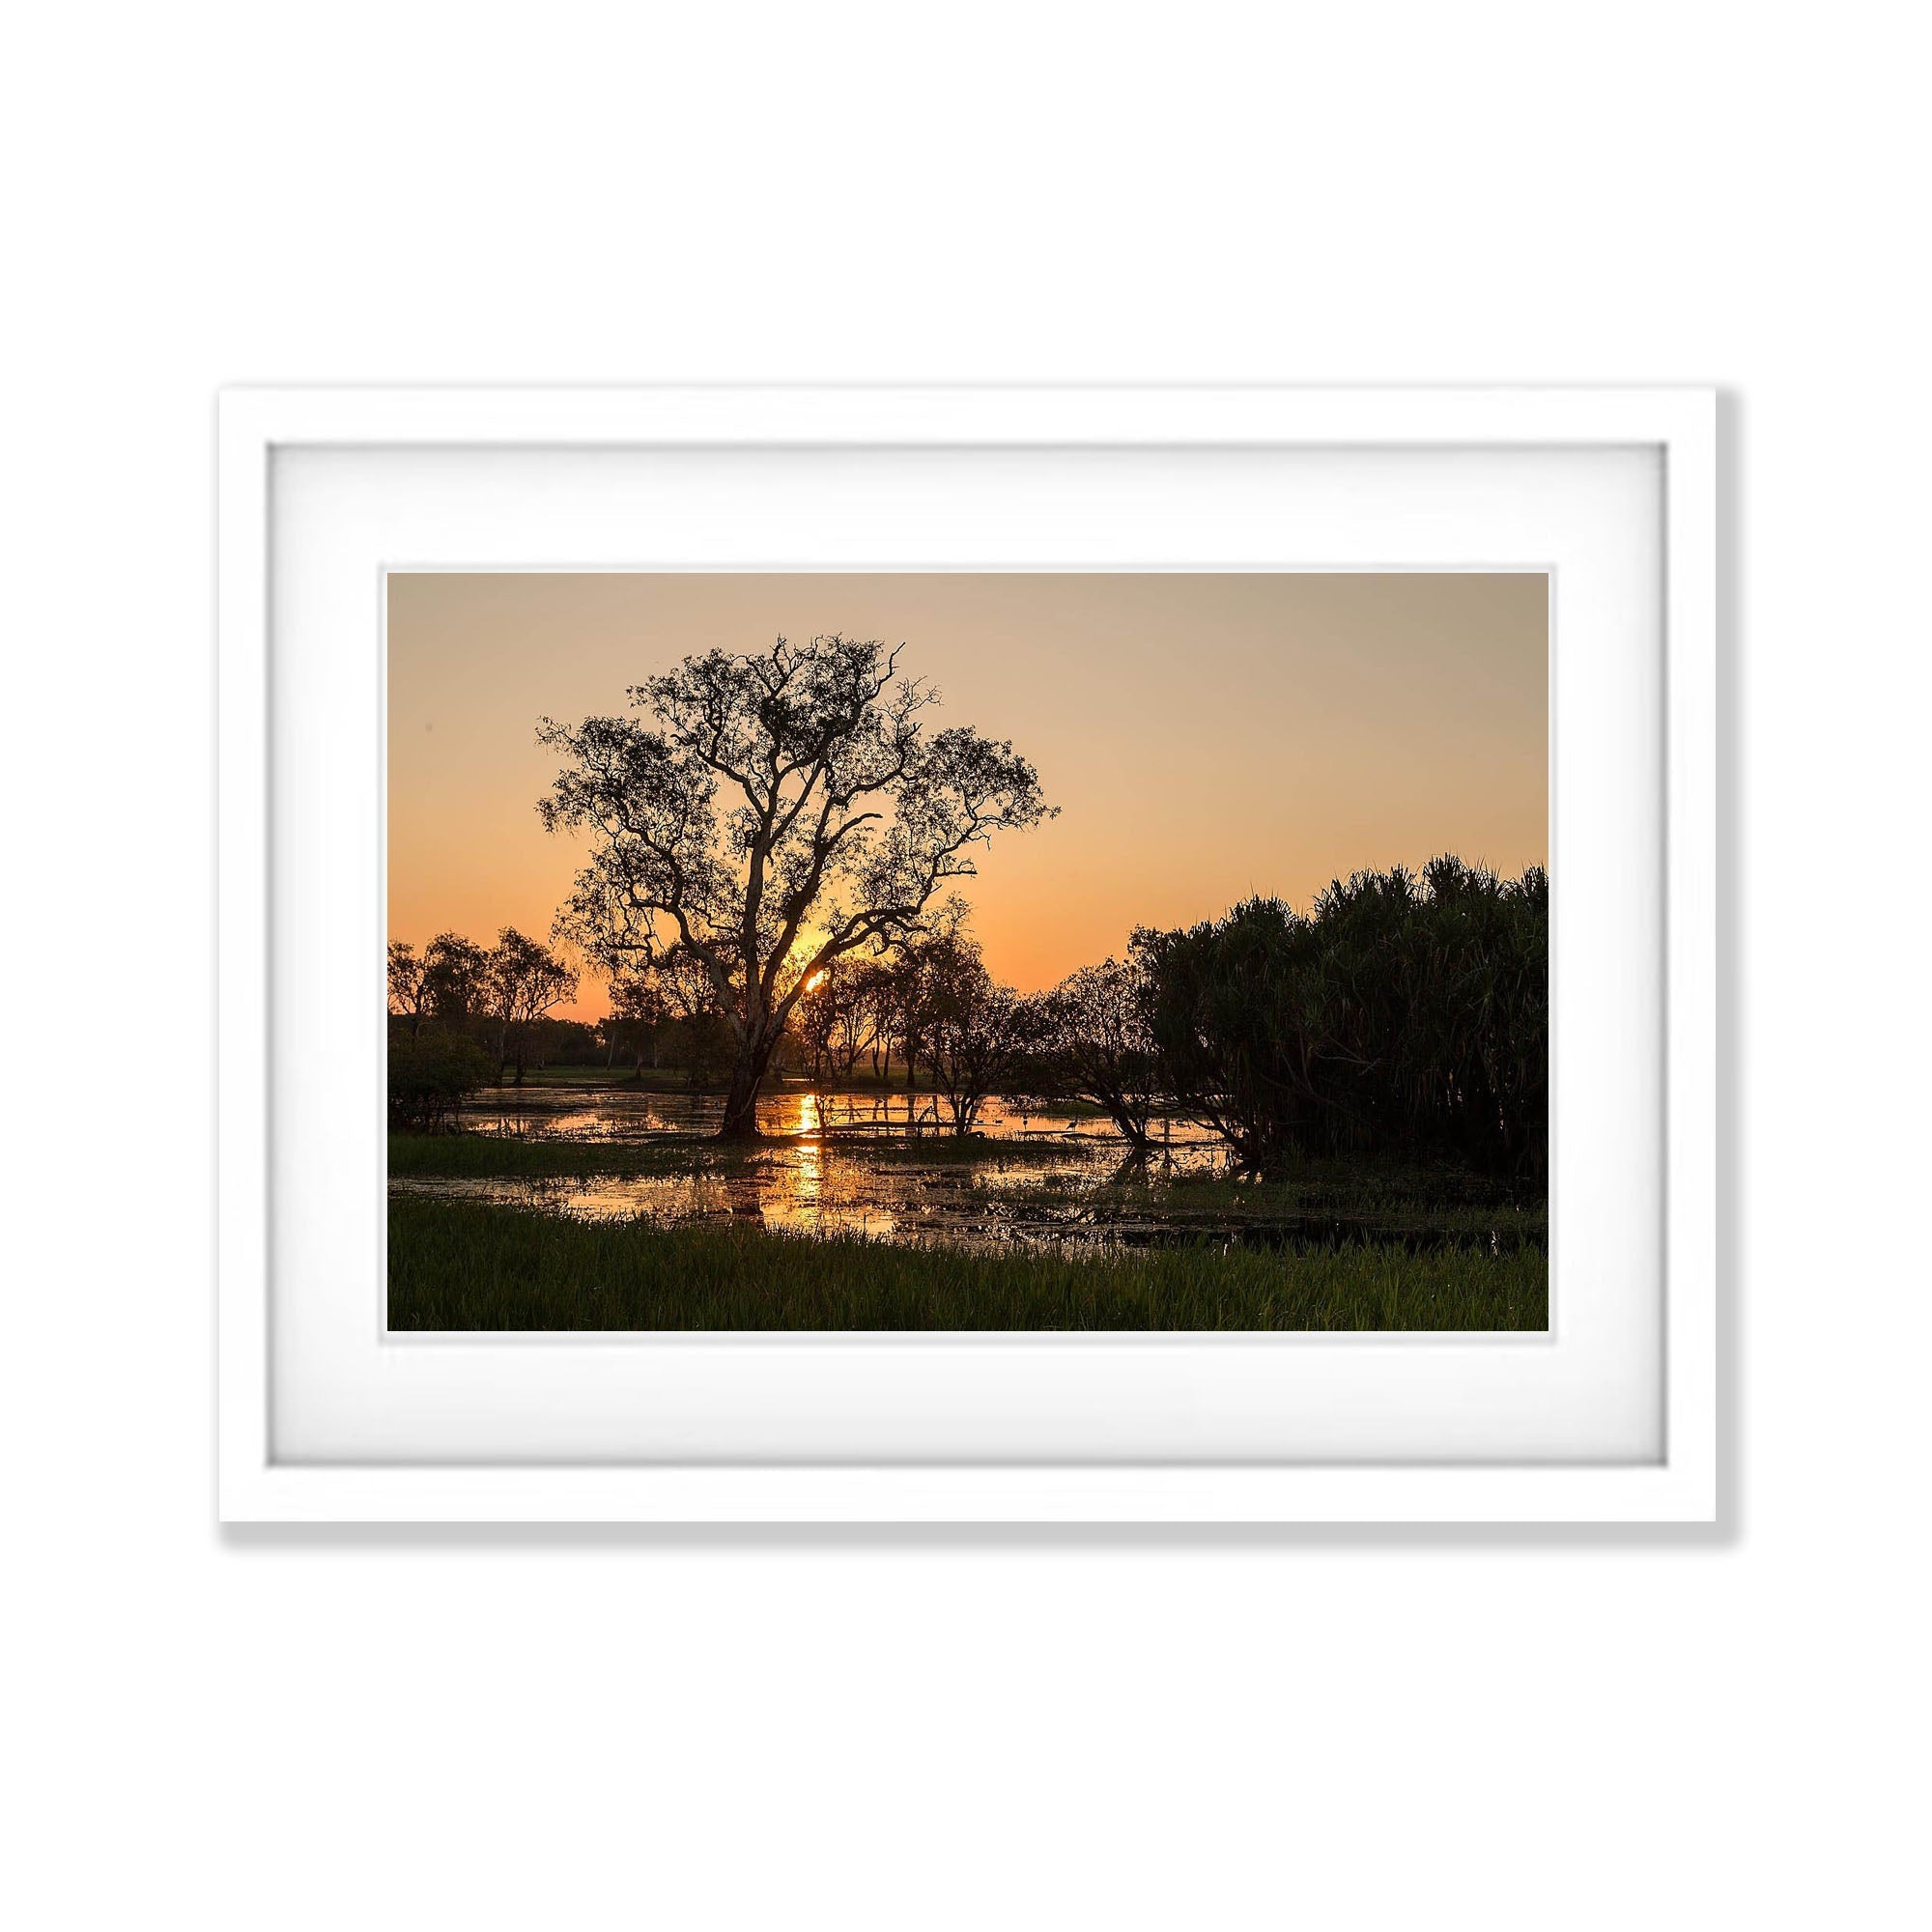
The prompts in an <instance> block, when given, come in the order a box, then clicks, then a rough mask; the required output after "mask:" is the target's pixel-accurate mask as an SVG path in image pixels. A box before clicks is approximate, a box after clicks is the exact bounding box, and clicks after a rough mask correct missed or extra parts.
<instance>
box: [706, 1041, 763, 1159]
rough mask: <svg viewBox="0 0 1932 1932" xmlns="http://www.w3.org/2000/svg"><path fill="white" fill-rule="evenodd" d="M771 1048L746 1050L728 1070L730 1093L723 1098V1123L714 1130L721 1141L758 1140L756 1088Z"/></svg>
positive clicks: (761, 1078)
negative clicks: (730, 1069)
mask: <svg viewBox="0 0 1932 1932" xmlns="http://www.w3.org/2000/svg"><path fill="white" fill-rule="evenodd" d="M771 1052H772V1050H771V1048H770V1047H769V1046H764V1047H760V1048H757V1049H755V1050H753V1049H747V1050H746V1051H745V1052H744V1053H741V1054H740V1055H739V1056H738V1064H737V1065H736V1066H735V1067H733V1068H732V1071H731V1091H730V1092H729V1093H728V1094H725V1122H724V1124H723V1125H722V1126H721V1127H720V1128H719V1129H718V1138H719V1139H720V1140H721V1141H750V1140H756V1139H757V1137H758V1085H759V1082H760V1081H762V1080H763V1079H764V1077H765V1065H766V1063H767V1062H768V1061H769V1060H770V1059H771Z"/></svg>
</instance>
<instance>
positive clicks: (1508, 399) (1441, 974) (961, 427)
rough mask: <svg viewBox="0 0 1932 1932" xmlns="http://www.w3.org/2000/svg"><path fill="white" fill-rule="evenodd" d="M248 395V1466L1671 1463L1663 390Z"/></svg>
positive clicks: (1398, 1499)
mask: <svg viewBox="0 0 1932 1932" xmlns="http://www.w3.org/2000/svg"><path fill="white" fill-rule="evenodd" d="M220 437H221V476H220V622H221V639H220V679H221V721H220V726H221V728H220V741H221V812H220V837H221V860H220V863H221V894H222V902H221V934H220V944H221V969H222V982H221V988H220V1012H221V1044H222V1072H221V1187H222V1198H221V1270H222V1271H221V1281H220V1398H221V1413H220V1441H219V1472H220V1509H221V1513H222V1516H223V1517H224V1519H226V1520H424V1521H430V1520H637V1521H651V1520H730V1521H859V1520H872V1521H975V1520H977V1521H993V1522H997V1521H1028V1520H1032V1521H1055V1520H1061V1521H1081V1520H1090V1521H1241V1520H1255V1521H1349V1520H1359V1521H1383V1522H1391V1521H1393V1522H1401V1521H1415V1522H1442V1521H1505V1520H1514V1521H1547V1522H1563V1521H1653V1522H1665V1521H1676V1522H1694V1521H1703V1520H1713V1519H1714V1517H1715V1514H1716V1511H1717V1507H1718V1455H1717V1435H1718V1432H1717V1363H1718V1356H1717V1305H1716V1253H1715V1225H1716V1204H1715V1185H1716V1182H1715V1176H1716V1149H1715V1052H1716V1025H1715V1011H1714V987H1715V965H1716V961H1715V949H1716V941H1715V924H1714V921H1715V912H1714V907H1715V879H1714V864H1715V850H1716V839H1715V759H1716V691H1715V656H1716V653H1715V631H1716V624H1715V614H1716V613H1715V531H1716V515H1715V487H1716V485H1715V473H1716V464H1715V402H1714V398H1713V396H1712V394H1711V392H1710V391H1708V390H1700V389H1668V390H1656V389H1645V390H1634V389H1633V390H1618V389H1605V390H1536V389H1484V390H1429V389H1406V390H1315V389H1309V390H1294V389H1232V388H1219V389H1184V388H1167V389H1163V388H1146V389H1098V388H1066V389H1057V388H1037V389H979V388H955V389H943V388H934V389H892V388H865V389H837V388H800V389H765V390H758V389H706V388H689V389H621V390H590V389H563V390H516V389H498V390H402V389H398V390H327V389H316V390H300V389H276V390H235V391H230V392H228V393H226V394H225V395H224V396H223V397H222V399H221V406H220Z"/></svg>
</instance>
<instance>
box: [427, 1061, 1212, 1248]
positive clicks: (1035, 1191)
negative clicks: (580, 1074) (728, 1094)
mask: <svg viewBox="0 0 1932 1932" xmlns="http://www.w3.org/2000/svg"><path fill="white" fill-rule="evenodd" d="M723 1115H724V1101H723V1099H722V1098H721V1097H719V1096H716V1095H707V1094H649V1093H641V1092H639V1093H628V1094H627V1093H625V1092H623V1091H622V1090H614V1091H613V1090H597V1091H593V1092H590V1093H583V1092H573V1091H570V1090H560V1089H555V1088H550V1089H533V1088H525V1089H523V1090H521V1091H519V1090H517V1089H515V1088H501V1089H496V1090H491V1091H489V1092H486V1093H484V1094H479V1095H478V1096H477V1098H476V1100H475V1102H474V1103H473V1104H472V1105H471V1106H470V1107H469V1108H468V1109H467V1110H466V1112H465V1115H464V1126H465V1129H466V1130H467V1131H469V1132H472V1133H477V1134H484V1135H497V1136H501V1137H505V1138H514V1139H518V1140H523V1141H528V1142H541V1143H556V1142H563V1143H572V1142H575V1143H582V1144H585V1145H586V1146H601V1147H605V1148H607V1149H608V1147H609V1146H610V1144H611V1143H622V1142H626V1141H636V1142H639V1143H645V1144H648V1143H650V1142H653V1141H668V1140H669V1139H670V1138H671V1137H678V1138H688V1137H690V1136H692V1135H696V1134H708V1133H712V1132H715V1131H716V1130H717V1127H718V1124H719V1122H720V1121H721V1120H722V1118H723ZM758 1125H759V1128H760V1130H761V1131H762V1132H763V1133H765V1134H767V1135H771V1136H775V1137H779V1136H782V1137H784V1138H783V1141H782V1143H781V1144H776V1145H767V1146H764V1147H760V1148H758V1149H757V1150H756V1151H754V1152H753V1153H751V1154H749V1155H746V1156H741V1157H736V1158H733V1159H731V1160H729V1161H726V1162H714V1161H713V1160H711V1159H710V1157H709V1155H708V1152H707V1151H705V1150H703V1149H701V1148H696V1147H694V1149H693V1163H692V1170H691V1171H688V1172H679V1171H673V1172H670V1173H655V1174H644V1175H611V1174H582V1175H560V1176H551V1177H545V1178H542V1179H532V1178H527V1177H522V1176H498V1177H493V1178H490V1179H443V1178H437V1179H427V1178H425V1179H397V1180H394V1181H392V1182H391V1183H390V1184H391V1185H392V1186H393V1187H394V1188H396V1189H397V1190H398V1191H402V1192H424V1193H438V1194H453V1195H461V1196H465V1197H468V1198H469V1199H472V1200H486V1201H501V1202H508V1203H513V1204H518V1205H527V1206H541V1207H545V1208H552V1209H554V1210H556V1211H561V1212H564V1213H568V1214H574V1215H581V1216H583V1217H585V1218H589V1219H597V1220H606V1219H624V1220H628V1219H631V1218H633V1217H635V1216H639V1215H643V1216H646V1217H648V1218H649V1219H651V1220H653V1221H656V1222H659V1223H661V1224H664V1225H667V1226H670V1225H679V1224H688V1223H692V1222H713V1223H721V1224H736V1225H739V1226H746V1227H761V1228H766V1229H771V1230H775V1231H781V1232H788V1233H794V1234H858V1235H865V1236H870V1237H873V1238H876V1239H887V1240H898V1241H912V1242H920V1243H925V1242H933V1241H940V1242H946V1243H950V1244H964V1245H967V1246H976V1247H977V1246H1004V1245H1008V1244H1010V1243H1012V1242H1015V1241H1018V1242H1021V1243H1026V1244H1036V1243H1048V1242H1059V1241H1064V1240H1069V1239H1074V1240H1081V1241H1091V1240H1094V1239H1096V1238H1099V1239H1107V1240H1120V1241H1141V1240H1151V1239H1156V1238H1160V1237H1161V1236H1163V1235H1164V1234H1166V1233H1169V1232H1171V1231H1170V1230H1169V1229H1168V1228H1167V1226H1166V1224H1165V1223H1164V1222H1162V1221H1156V1220H1154V1219H1151V1218H1150V1217H1149V1215H1148V1214H1147V1212H1146V1211H1145V1209H1142V1210H1141V1211H1139V1212H1134V1213H1129V1212H1123V1211H1122V1209H1121V1208H1120V1207H1119V1206H1118V1204H1114V1205H1109V1206H1104V1207H1103V1206H1102V1205H1101V1204H1099V1203H1098V1202H1097V1201H1095V1200H1094V1199H1092V1198H1090V1197H1092V1196H1094V1195H1095V1194H1096V1193H1097V1192H1098V1190H1100V1189H1102V1188H1104V1186H1105V1185H1106V1183H1107V1182H1108V1181H1109V1180H1110V1179H1112V1178H1113V1177H1114V1176H1116V1175H1117V1174H1118V1173H1119V1172H1120V1170H1121V1165H1122V1159H1123V1157H1124V1154H1125V1151H1126V1150H1125V1144H1124V1143H1123V1142H1122V1139H1121V1137H1120V1135H1119V1134H1118V1133H1117V1132H1116V1131H1115V1130H1114V1128H1113V1126H1112V1125H1111V1123H1110V1122H1107V1121H1106V1120H1105V1119H1103V1118H1099V1117H1096V1116H1094V1115H1092V1114H1076V1113H1071V1112H1067V1111H1064V1110H1051V1109H1049V1110H1046V1111H1039V1110H1026V1111H1023V1110H1021V1109H1019V1108H1017V1107H1014V1106H1011V1105H1009V1104H1008V1103H1006V1102H1003V1101H999V1100H988V1101H987V1102H986V1104H985V1106H984V1108H983V1110H982V1111H981V1114H980V1120H979V1122H978V1131H979V1134H980V1136H981V1137H982V1138H981V1140H980V1143H979V1144H978V1145H979V1149H980V1151H977V1152H976V1153H974V1154H973V1155H972V1156H970V1157H967V1158H960V1157H959V1154H958V1151H957V1149H956V1145H955V1144H953V1143H952V1137H951V1135H950V1133H948V1131H947V1128H946V1122H945V1120H944V1118H943V1116H942V1115H940V1114H938V1113H937V1112H936V1111H935V1108H934V1104H933V1100H932V1096H931V1095H930V1094H913V1095H907V1094H890V1095H888V1094H875V1093H863V1094H813V1093H810V1092H808V1091H804V1090H788V1091H783V1092H780V1093H776V1094H770V1095H768V1096H767V1097H766V1098H765V1099H763V1100H762V1101H761V1102H760V1103H759V1109H758ZM874 1135H876V1136H877V1137H878V1138H879V1141H880V1142H881V1143H882V1144H883V1143H885V1142H888V1141H889V1142H890V1143H891V1144H892V1146H893V1150H894V1151H893V1153H892V1156H891V1157H890V1158H887V1157H885V1156H884V1154H883V1153H874V1152H873V1151H871V1150H870V1149H869V1148H868V1146H867V1140H868V1138H869V1137H871V1136H874ZM910 1137H917V1138H916V1139H915V1142H914V1145H913V1146H911V1147H909V1148H908V1147H907V1146H906V1145H905V1143H906V1142H907V1141H908V1139H909V1138H910ZM926 1141H929V1142H930V1144H931V1147H932V1149H933V1155H932V1157H930V1158H924V1159H923V1158H921V1156H920V1145H921V1144H923V1142H926ZM941 1150H947V1151H950V1153H951V1157H950V1158H944V1159H942V1158H939V1157H938V1156H939V1153H940V1151H941ZM1220 1161H1221V1155H1220V1150H1219V1147H1218V1144H1217V1143H1216V1142H1214V1140H1213V1139H1212V1137H1211V1136H1210V1135H1209V1134H1208V1131H1207V1130H1206V1129H1204V1128H1201V1127H1198V1126H1194V1125H1191V1124H1188V1123H1184V1122H1176V1123H1174V1124H1173V1125H1172V1126H1171V1127H1170V1128H1169V1129H1168V1130H1167V1133H1166V1136H1165V1138H1164V1141H1163V1143H1162V1145H1161V1146H1160V1148H1159V1151H1157V1153H1156V1155H1155V1158H1154V1160H1153V1163H1152V1165H1151V1169H1150V1170H1149V1178H1150V1179H1155V1180H1158V1179H1162V1178H1163V1177H1174V1176H1179V1175H1181V1174H1185V1173H1199V1172H1208V1171H1212V1170H1214V1169H1216V1168H1217V1167H1218V1166H1219V1165H1220ZM721 1169H722V1170H723V1171H720V1170H721Z"/></svg>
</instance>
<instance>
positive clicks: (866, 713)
mask: <svg viewBox="0 0 1932 1932" xmlns="http://www.w3.org/2000/svg"><path fill="white" fill-rule="evenodd" d="M900 648H903V646H901V647H900ZM898 655H899V651H898V650H897V649H895V650H892V651H888V650H887V649H886V647H885V645H884V644H883V643H882V642H879V641H877V640H871V641H861V640H859V639H851V638H843V637H838V636H832V637H821V638H814V639H812V640H811V642H810V643H809V644H806V645H802V646H801V645H796V644H792V643H789V642H787V641H786V640H785V639H782V638H781V639H779V640H778V642H777V644H776V645H775V646H774V647H773V648H772V649H771V650H770V651H768V652H764V653H761V654H759V655H756V656H738V655H730V654H727V653H725V652H724V651H721V650H712V651H709V652H707V653H705V654H704V655H703V656H701V657H689V658H686V659H685V660H684V662H683V663H682V664H681V665H680V666H679V667H678V668H676V669H675V670H673V671H671V672H669V673H668V674H667V675H665V676H663V677H655V678H652V679H651V680H650V681H649V682H648V683H647V684H643V685H639V686H634V687H633V688H632V690H631V692H630V694H629V695H630V698H631V702H632V705H633V706H634V708H636V709H638V710H641V711H647V712H649V713H650V714H651V715H652V718H653V720H654V721H655V722H654V723H646V722H644V721H643V720H641V719H638V718H587V719H585V720H584V722H583V723H582V725H559V724H556V723H554V722H553V721H551V720H549V719H546V720H544V722H543V724H542V726H541V727H540V730H539V734H538V735H539V737H540V739H541V741H542V742H543V743H544V744H545V745H547V746H549V747H550V748H551V749H552V750H554V751H555V752H557V753H560V754H561V756H562V769H561V770H560V771H559V773H558V774H557V777H556V780H555V782H554V784H553V786H552V788H551V792H550V795H549V797H547V798H545V799H544V800H543V801H542V802H541V803H540V804H539V806H538V808H537V809H538V810H539V812H540V813H541V814H542V817H543V821H544V824H545V825H546V826H547V827H548V828H549V829H551V830H552V831H555V830H556V829H558V828H559V827H565V828H569V829H572V830H577V831H582V832H584V833H586V834H587V835H588V836H589V840H590V859H589V863H588V864H587V865H586V866H585V867H583V869H582V871H581V872H580V873H579V874H578V877H577V882H576V885H575V887H574V888H573V890H572V893H571V896H570V899H569V901H568V902H567V904H566V905H565V906H564V908H563V910H562V911H561V912H559V914H558V915H557V930H558V934H559V936H561V937H564V938H567V939H569V940H571V941H573V942H574V943H575V944H576V945H578V946H579V947H581V948H582V951H583V952H585V953H586V954H587V955H588V956H589V957H590V958H591V959H593V960H595V961H596V962H597V963H598V964H599V965H601V966H603V967H604V968H605V969H606V970H607V971H608V970H621V969H623V968H624V967H625V966H627V965H631V966H635V963H636V962H637V961H639V960H640V959H646V960H647V959H653V958H656V957H659V956H661V955H662V953H664V952H667V951H669V950H671V949H673V948H679V947H681V948H683V949H684V951H685V952H687V953H688V954H689V955H690V956H692V957H693V958H696V960H698V961H699V962H701V964H702V965H703V967H704V969H705V971H706V973H707V974H708V975H709V977H710V980H711V983H712V987H713V989H714V991H715V992H716V995H717V999H718V1005H719V1007H720V1009H722V1010H723V1012H724V1013H725V1018H726V1019H727V1020H728V1022H729V1024H730V1029H731V1035H732V1038H733V1042H734V1045H735V1064H734V1065H733V1068H732V1073H731V1088H730V1093H729V1095H728V1097H727V1098H726V1100H725V1121H724V1125H723V1127H722V1129H721V1133H722V1136H723V1137H724V1138H726V1139H736V1138H745V1137H749V1136H751V1135H753V1134H755V1133H756V1131H757V1094H758V1086H759V1083H760V1081H761V1080H762V1079H763V1078H764V1074H765V1070H766V1068H767V1067H768V1066H769V1065H770V1064H771V1059H772V1055H773V1053H774V1052H775V1051H776V1050H777V1047H778V1044H779V1041H780V1039H781V1037H783V1033H784V1028H785V1022H786V1020H787V1019H788V1018H789V1017H790V1015H791V1012H792V1009H793V1007H794V1006H795V1005H796V1004H797V1002H798V1000H799V998H800V997H801V994H802V990H803V988H804V986H805V985H806V983H807V981H808V980H810V979H811V978H812V976H813V975H814V974H816V973H818V972H820V971H821V970H823V969H824V968H826V967H828V966H830V965H831V964H832V962H833V961H834V960H836V959H839V958H842V957H843V956H844V955H845V954H846V953H849V952H858V951H860V950H861V949H866V950H867V951H869V952H872V953H874V954H878V953H883V952H887V951H889V950H890V949H891V948H892V947H894V946H895V945H897V944H900V943H902V942H903V941H905V940H906V939H908V938H911V937H914V936H916V935H917V934H919V933H920V932H921V931H922V930H923V921H924V917H925V913H926V908H927V906H928V905H929V904H931V903H932V901H933V900H934V899H935V897H937V896H939V895H942V894H944V893H945V892H946V891H947V890H948V888H949V887H950V886H951V885H952V882H953V881H954V880H957V879H963V878H971V877H972V876H973V875H974V873H975V869H976V868H975V866H974V863H973V848H974V847H975V846H977V845H983V844H985V843H987V842H988V841H989V840H990V839H991V837H992V835H993V834H994V833H995V832H998V831H1003V830H1007V829H1015V830H1017V829H1021V828H1024V827H1027V826H1032V825H1036V824H1037V823H1038V822H1039V820H1040V819H1041V818H1043V817H1049V816H1051V815H1052V813H1051V810H1050V809H1049V808H1048V807H1047V806H1046V805H1045V804H1044V803H1043V801H1042V799H1041V796H1040V786H1039V776H1038V774H1037V772H1036V771H1035V770H1034V768H1033V766H1032V765H1031V764H1029V763H1028V762H1027V760H1026V759H1025V758H1023V757H1021V756H1019V755H1018V754H1017V753H1015V752H1014V751H1013V748H1012V746H1011V744H1010V743H1005V742H999V741H996V740H993V739H990V738H984V737H981V736H980V734H979V733H978V732H977V731H974V730H971V729H969V728H967V727H964V726H959V725H954V726H951V727H949V728H947V729H945V730H937V731H930V732H928V731H927V730H926V729H925V728H924V725H925V720H924V714H925V713H926V712H927V711H928V710H930V709H931V707H932V706H933V705H935V704H936V703H937V702H938V700H939V694H938V692H937V691H935V690H934V689H933V687H932V686H931V684H929V683H928V682H926V681H925V680H923V679H913V678H906V677H900V676H898V675H897V661H898Z"/></svg>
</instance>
